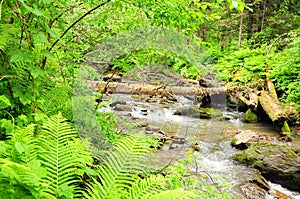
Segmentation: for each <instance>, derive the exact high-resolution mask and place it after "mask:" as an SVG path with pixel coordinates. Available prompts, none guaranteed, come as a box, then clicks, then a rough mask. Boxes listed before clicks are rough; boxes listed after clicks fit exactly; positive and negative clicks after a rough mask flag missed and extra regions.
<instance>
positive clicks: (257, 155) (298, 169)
mask: <svg viewBox="0 0 300 199" xmlns="http://www.w3.org/2000/svg"><path fill="white" fill-rule="evenodd" d="M233 158H234V159H235V160H237V161H239V162H241V163H244V164H246V165H248V166H251V167H254V168H257V169H259V170H260V171H261V172H262V174H263V176H264V177H265V178H266V179H269V180H270V181H272V182H275V183H278V184H281V185H282V186H284V187H287V188H289V189H291V190H295V191H300V186H299V184H300V155H299V150H294V149H292V148H290V147H288V146H284V145H276V144H267V143H254V144H252V145H251V146H250V147H249V148H248V149H246V150H244V151H239V152H237V153H236V154H235V155H234V157H233Z"/></svg>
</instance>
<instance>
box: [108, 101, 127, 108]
mask: <svg viewBox="0 0 300 199" xmlns="http://www.w3.org/2000/svg"><path fill="white" fill-rule="evenodd" d="M118 104H121V105H126V101H125V100H117V101H114V102H112V103H111V104H110V105H109V106H110V107H115V106H116V105H118Z"/></svg>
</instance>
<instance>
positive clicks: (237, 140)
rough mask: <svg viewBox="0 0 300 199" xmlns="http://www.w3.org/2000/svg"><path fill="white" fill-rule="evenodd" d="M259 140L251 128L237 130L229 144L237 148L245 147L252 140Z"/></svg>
mask: <svg viewBox="0 0 300 199" xmlns="http://www.w3.org/2000/svg"><path fill="white" fill-rule="evenodd" d="M258 140H259V135H258V134H257V133H255V132H254V131H251V130H239V131H238V134H236V135H235V136H234V137H233V139H232V141H231V146H234V147H235V148H238V149H247V148H248V147H249V146H250V145H251V144H252V143H253V142H257V141H258Z"/></svg>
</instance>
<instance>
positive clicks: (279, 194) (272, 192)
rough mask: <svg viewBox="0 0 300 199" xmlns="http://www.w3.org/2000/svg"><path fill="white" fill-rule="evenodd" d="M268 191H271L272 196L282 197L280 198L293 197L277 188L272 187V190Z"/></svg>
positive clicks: (291, 198)
mask: <svg viewBox="0 0 300 199" xmlns="http://www.w3.org/2000/svg"><path fill="white" fill-rule="evenodd" d="M268 193H269V194H270V195H271V196H273V197H274V198H280V199H293V197H292V196H290V195H286V194H284V193H282V192H280V191H278V190H276V189H270V190H269V191H268Z"/></svg>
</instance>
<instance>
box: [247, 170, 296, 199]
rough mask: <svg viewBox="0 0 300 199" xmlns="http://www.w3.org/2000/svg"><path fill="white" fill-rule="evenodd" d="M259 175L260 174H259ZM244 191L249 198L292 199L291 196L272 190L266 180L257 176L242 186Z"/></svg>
mask: <svg viewBox="0 0 300 199" xmlns="http://www.w3.org/2000/svg"><path fill="white" fill-rule="evenodd" d="M258 173H259V172H258ZM242 190H243V192H244V193H245V195H246V196H247V197H248V198H254V199H260V198H261V199H266V198H278V199H292V197H291V196H289V195H286V194H284V193H282V192H280V191H278V190H276V189H272V188H271V187H270V186H269V184H268V182H267V181H266V179H265V178H264V177H262V176H261V174H259V175H257V176H256V177H254V178H253V179H251V180H250V181H249V182H247V183H246V184H244V185H243V186H242Z"/></svg>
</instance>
